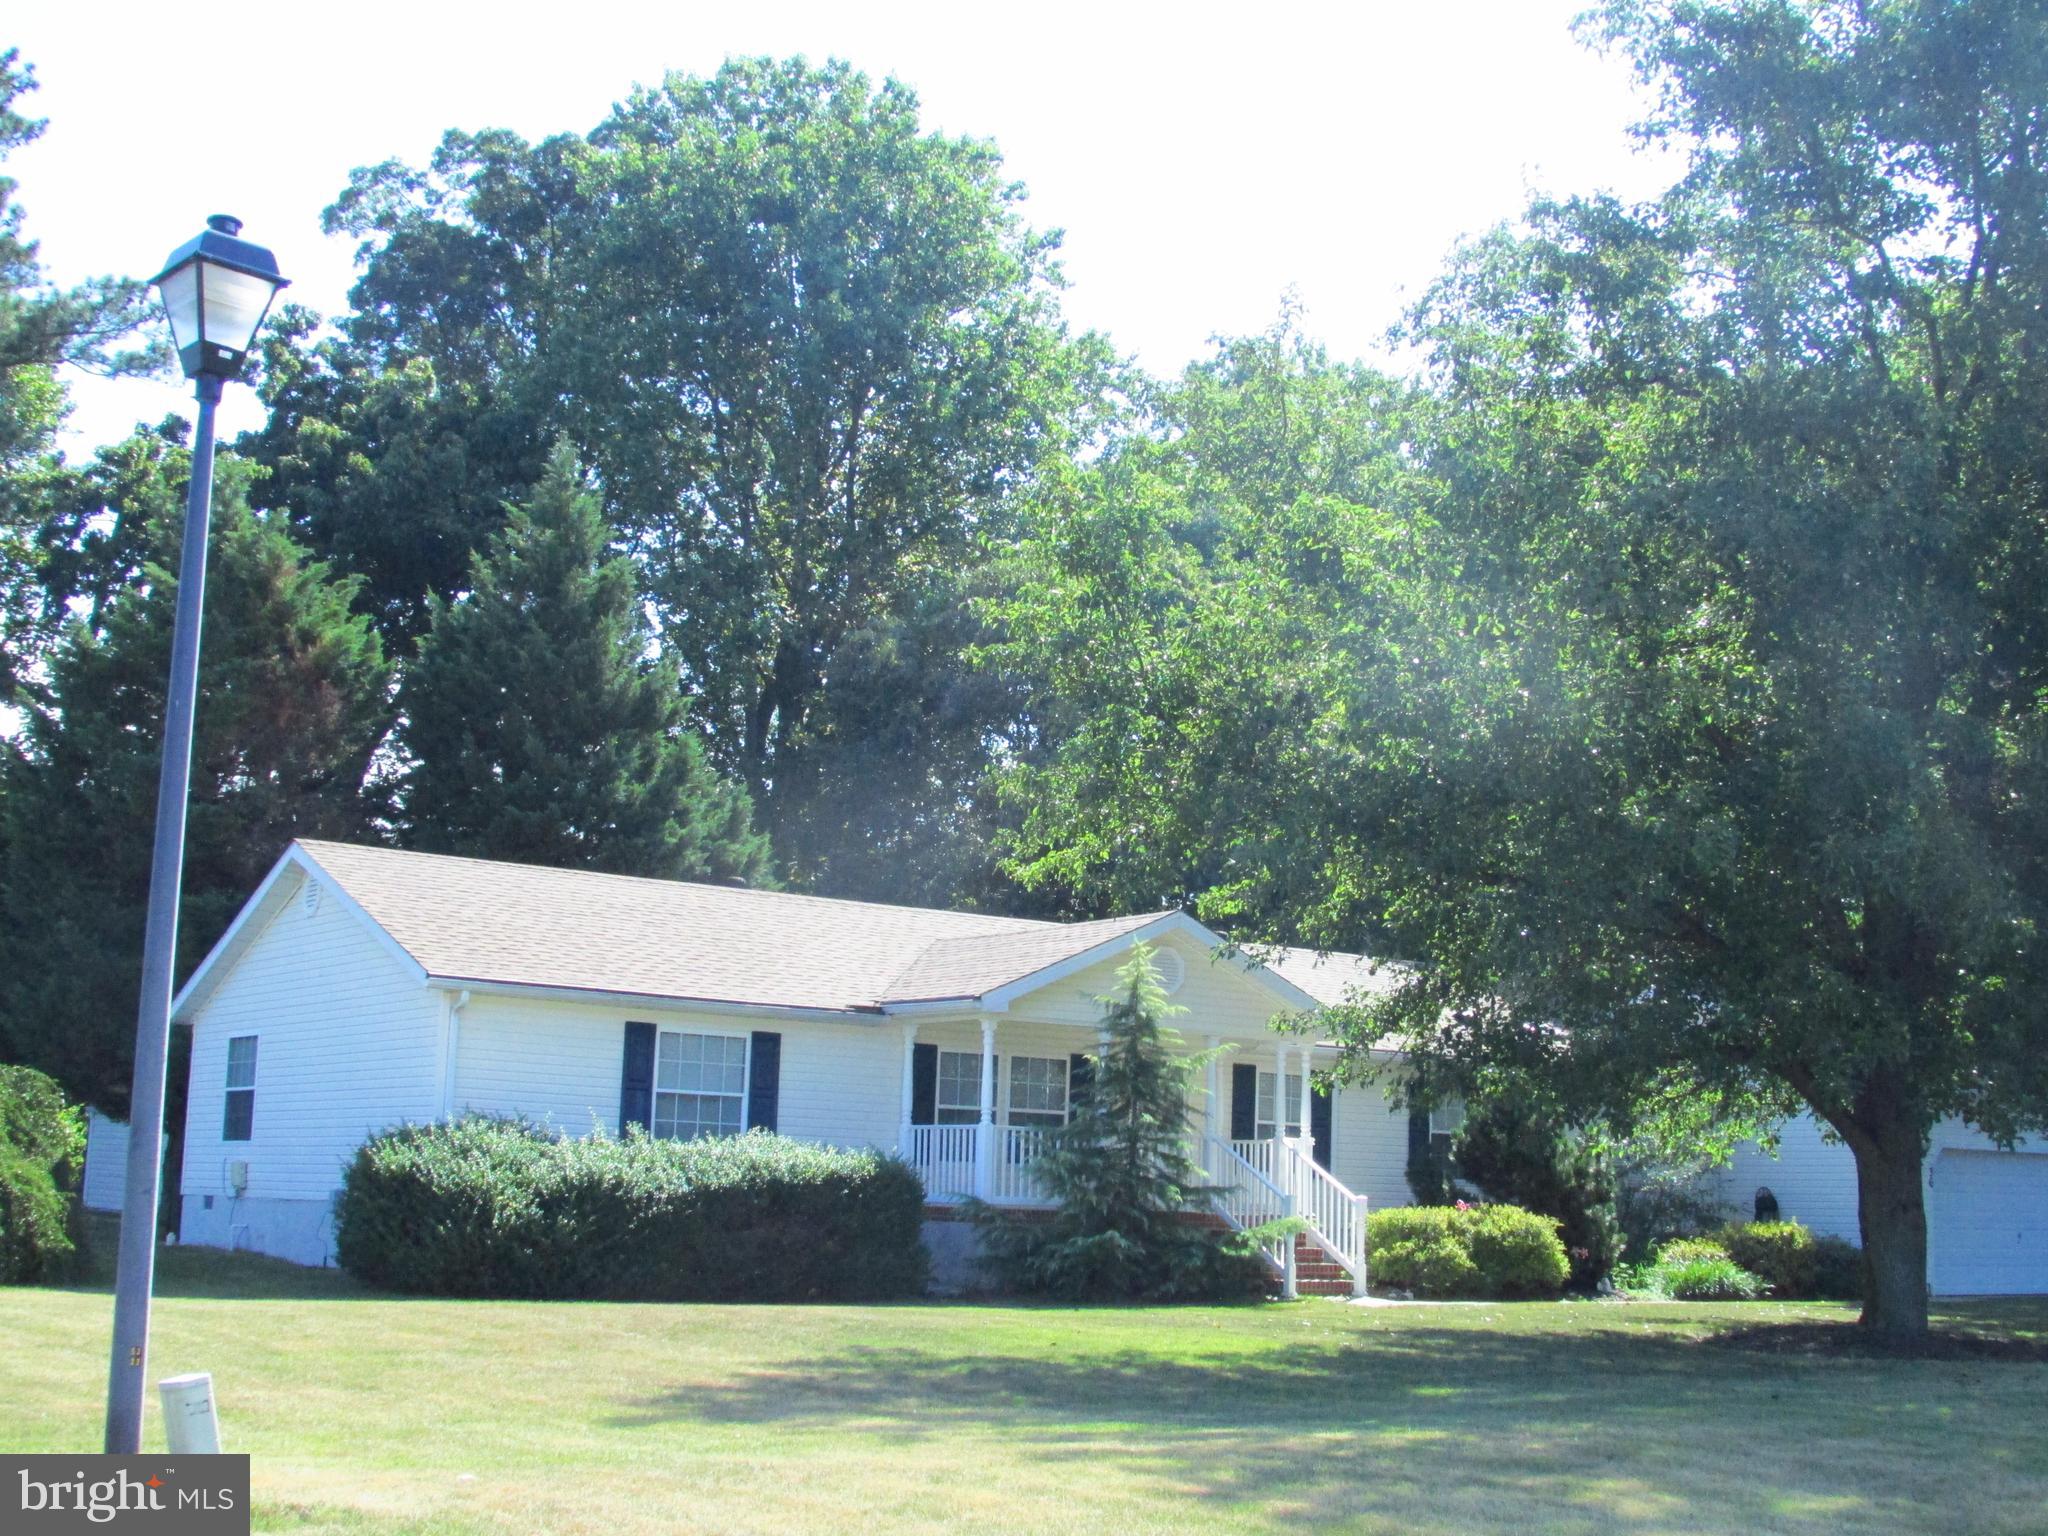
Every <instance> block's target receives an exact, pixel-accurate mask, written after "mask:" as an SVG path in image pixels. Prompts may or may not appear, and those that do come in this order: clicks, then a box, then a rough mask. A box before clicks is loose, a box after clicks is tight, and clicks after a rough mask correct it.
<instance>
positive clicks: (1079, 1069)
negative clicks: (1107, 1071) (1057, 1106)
mask: <svg viewBox="0 0 2048 1536" xmlns="http://www.w3.org/2000/svg"><path fill="white" fill-rule="evenodd" d="M1094 1089H1095V1058H1094V1057H1093V1056H1083V1055H1082V1054H1081V1053H1080V1052H1079V1051H1076V1052H1074V1054H1073V1055H1071V1056H1069V1057H1068V1058H1067V1114H1068V1116H1069V1117H1071V1116H1073V1115H1074V1114H1076V1113H1078V1112H1079V1111H1080V1108H1081V1106H1082V1105H1084V1104H1086V1103H1087V1102H1088V1095H1089V1094H1090V1093H1092V1092H1093V1091H1094Z"/></svg>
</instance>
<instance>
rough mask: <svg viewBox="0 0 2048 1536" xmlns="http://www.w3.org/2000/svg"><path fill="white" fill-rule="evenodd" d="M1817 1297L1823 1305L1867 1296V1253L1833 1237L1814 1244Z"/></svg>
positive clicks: (1820, 1239)
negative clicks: (1823, 1302)
mask: <svg viewBox="0 0 2048 1536" xmlns="http://www.w3.org/2000/svg"><path fill="white" fill-rule="evenodd" d="M1813 1258H1814V1263H1813V1294H1814V1295H1816V1296H1818V1297H1820V1298H1821V1299H1822V1300H1823V1301H1854V1300H1855V1299H1856V1298H1857V1297H1859V1296H1861V1295H1862V1294H1863V1285H1864V1282H1863V1250H1862V1249H1861V1248H1858V1247H1857V1246H1856V1245H1855V1244H1854V1243H1852V1242H1850V1241H1849V1240H1848V1239H1847V1238H1845V1237H1836V1236H1835V1235H1834V1234H1833V1233H1829V1234H1828V1235H1827V1236H1825V1237H1817V1238H1815V1239H1814V1240H1813Z"/></svg>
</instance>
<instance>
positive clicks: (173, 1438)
mask: <svg viewBox="0 0 2048 1536" xmlns="http://www.w3.org/2000/svg"><path fill="white" fill-rule="evenodd" d="M156 1391H157V1396H158V1397H160V1398H161V1399H162V1400H163V1405H164V1437H165V1439H166V1440H167V1441H168V1442H169V1444H170V1448H171V1454H172V1455H173V1456H217V1455H219V1454H220V1419H219V1417H218V1416H217V1415H216V1414H215V1413H214V1411H213V1377H212V1376H211V1375H210V1374H209V1373H207V1372H205V1371H198V1372H195V1373H194V1374H192V1375H190V1376H166V1377H165V1378H164V1379H163V1380H162V1381H160V1382H158V1383H157V1384H156Z"/></svg>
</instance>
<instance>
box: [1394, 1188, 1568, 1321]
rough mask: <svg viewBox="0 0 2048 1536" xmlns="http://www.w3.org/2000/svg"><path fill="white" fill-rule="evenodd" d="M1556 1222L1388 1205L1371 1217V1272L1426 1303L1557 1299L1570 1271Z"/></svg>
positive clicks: (1492, 1209) (1518, 1212)
mask: <svg viewBox="0 0 2048 1536" xmlns="http://www.w3.org/2000/svg"><path fill="white" fill-rule="evenodd" d="M1557 1234H1558V1223H1557V1221H1556V1219H1555V1218H1553V1217H1548V1216H1540V1215H1537V1214H1536V1213H1535V1212H1533V1211H1525V1210H1522V1209H1520V1208H1519V1207H1517V1206H1512V1205H1466V1204H1463V1203H1460V1204H1457V1205H1403V1206H1388V1207H1386V1208H1384V1209H1382V1210H1377V1211H1374V1212H1372V1213H1371V1214H1370V1215H1369V1216H1367V1217H1366V1234H1365V1241H1366V1273H1367V1274H1368V1275H1370V1276H1371V1278H1372V1283H1373V1284H1374V1285H1375V1286H1377V1287H1379V1288H1380V1289H1382V1290H1404V1291H1414V1292H1415V1293H1416V1294H1418V1295H1427V1296H1483V1297H1500V1298H1516V1297H1537V1296H1555V1295H1557V1294H1558V1293H1559V1292H1560V1291H1562V1290H1563V1289H1564V1287H1565V1283H1566V1281H1567V1280H1568V1279H1569V1278H1570V1274H1571V1264H1570V1261H1569V1259H1568V1258H1567V1257H1566V1255H1565V1251H1564V1244H1563V1243H1561V1242H1560V1241H1559V1240H1558V1235H1557Z"/></svg>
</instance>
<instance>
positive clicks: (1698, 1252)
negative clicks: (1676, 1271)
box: [1657, 1237, 1728, 1265]
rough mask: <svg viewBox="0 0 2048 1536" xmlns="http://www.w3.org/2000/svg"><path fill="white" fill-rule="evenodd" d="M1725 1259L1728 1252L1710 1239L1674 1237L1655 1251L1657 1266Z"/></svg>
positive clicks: (1716, 1240) (1716, 1241) (1713, 1239)
mask: <svg viewBox="0 0 2048 1536" xmlns="http://www.w3.org/2000/svg"><path fill="white" fill-rule="evenodd" d="M1727 1257H1728V1250H1727V1249H1726V1248H1724V1247H1723V1246H1722V1245H1721V1243H1720V1241H1719V1240H1718V1239H1717V1238H1711V1237H1674V1238H1673V1239H1671V1241H1670V1242H1668V1243H1665V1244H1663V1245H1662V1246H1661V1247H1659V1248H1658V1250H1657V1262H1658V1263H1659V1264H1672V1265H1678V1264H1697V1263H1700V1262H1702V1261H1711V1260H1715V1259H1725V1258H1727Z"/></svg>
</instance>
